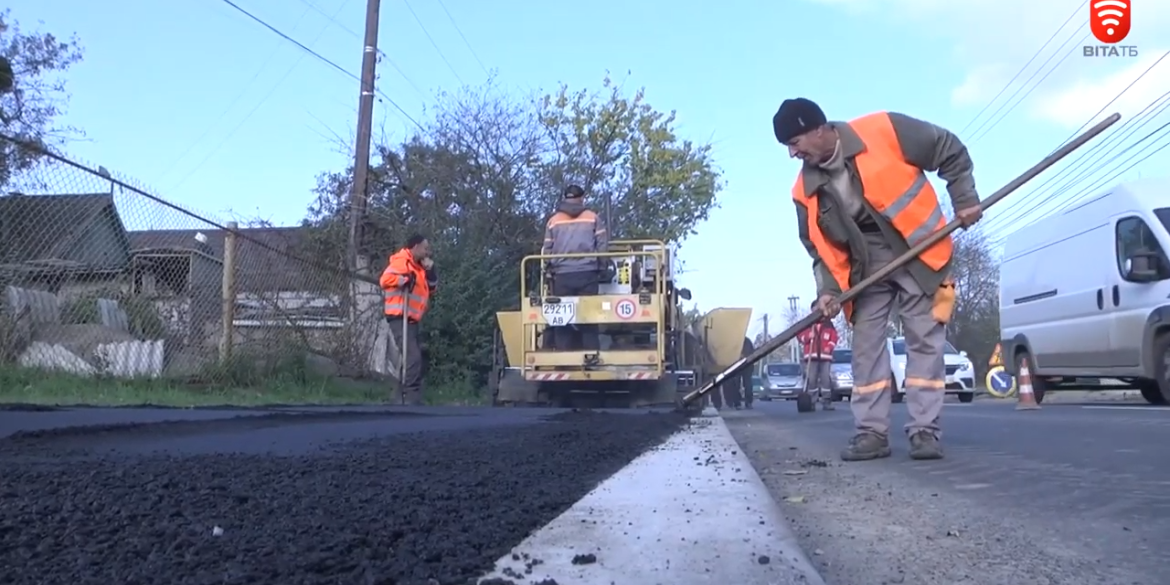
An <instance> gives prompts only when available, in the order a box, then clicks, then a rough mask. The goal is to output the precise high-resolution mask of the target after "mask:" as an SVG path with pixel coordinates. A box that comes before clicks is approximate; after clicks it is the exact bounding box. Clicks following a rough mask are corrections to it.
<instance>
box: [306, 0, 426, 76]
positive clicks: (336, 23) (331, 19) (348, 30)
mask: <svg viewBox="0 0 1170 585" xmlns="http://www.w3.org/2000/svg"><path fill="white" fill-rule="evenodd" d="M300 1H301V3H303V4H305V5H306V6H308V7H309V9H310V10H313V11H314V12H316V13H317V14H320V15H321V16H323V17H325V18H326V19H328V20H329V22H332V23H333V24H334V26H336V27H337V28H339V29H341V30H342V31H344V32H345V33H347V34H349V35H350V36H352V37H353V38H355V39H358V40H362V35H360V34H358V33H357V31H355V30H353V29H352V28H349V27H348V26H345V24H344V23H342V22H341V21H339V20H337V15H338V14H339V13H340V12H341V11H340V10H338V11H336V12H334V13H333V14H332V15H330V14H326V13H325V11H324V10H321V9H320V8H318V7H317V5H316V4H313V3H312V2H310V1H309V0H300ZM346 2H347V3H348V2H349V0H346ZM374 50H376V51H377V52H378V56H379V57H381V58H382V60H384V61H386V63H387V64H389V65H390V67H392V68H393V69H394V70H395V71H397V72H398V74H399V75H401V76H402V79H403V80H404V81H406V83H407V85H409V86H410V87H411V88H412V89H414V91H415V92H417V93H418V95H419V96H420V97H424V93H423V90H421V89H419V88H418V86H417V85H415V83H414V80H412V79H411V78H410V76H409V75H407V74H406V72H405V71H403V70H402V68H401V67H399V66H398V63H395V62H394V60H393V59H391V58H390V56H389V55H387V54H386V52H385V51H383V50H382V49H379V48H376V47H375V49H374Z"/></svg>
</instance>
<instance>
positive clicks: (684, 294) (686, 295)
mask: <svg viewBox="0 0 1170 585" xmlns="http://www.w3.org/2000/svg"><path fill="white" fill-rule="evenodd" d="M678 296H679V298H680V299H682V300H684V301H689V300H691V289H689V288H680V289H678Z"/></svg>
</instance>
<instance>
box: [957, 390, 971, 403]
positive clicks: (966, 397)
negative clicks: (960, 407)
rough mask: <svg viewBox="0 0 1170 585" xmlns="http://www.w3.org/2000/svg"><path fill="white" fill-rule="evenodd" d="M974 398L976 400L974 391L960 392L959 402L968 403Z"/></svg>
mask: <svg viewBox="0 0 1170 585" xmlns="http://www.w3.org/2000/svg"><path fill="white" fill-rule="evenodd" d="M972 400H975V393H974V392H960V393H959V402H962V403H963V404H968V403H970V402H971V401H972Z"/></svg>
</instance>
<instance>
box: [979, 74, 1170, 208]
mask: <svg viewBox="0 0 1170 585" xmlns="http://www.w3.org/2000/svg"><path fill="white" fill-rule="evenodd" d="M1168 55H1170V51H1167V52H1166V53H1164V54H1163V55H1162V56H1161V57H1159V58H1158V60H1157V61H1155V62H1154V63H1153V64H1152V65H1150V66H1149V67H1147V68H1146V69H1145V71H1143V72H1142V73H1141V74H1140V75H1138V76H1137V77H1136V78H1135V79H1134V80H1133V81H1131V82H1130V83H1129V84H1128V85H1126V86H1125V88H1123V89H1122V90H1121V91H1120V92H1118V94H1117V95H1115V96H1114V97H1113V99H1111V100H1109V102H1108V103H1106V104H1105V105H1104V106H1103V107H1102V108H1101V109H1100V110H1098V111H1097V112H1096V113H1094V114H1093V115H1092V116H1090V117H1089V119H1088V121H1087V122H1086V123H1085V124H1083V125H1082V126H1081V129H1078V130H1077V131H1076V132H1074V133H1073V135H1072V136H1073V137H1075V136H1076V135H1077V134H1079V133H1080V132H1081V130H1082V129H1084V128H1085V127H1086V126H1088V125H1089V124H1091V123H1092V122H1093V120H1095V119H1096V118H1097V116H1099V115H1101V112H1104V111H1105V109H1106V108H1108V107H1109V106H1110V105H1112V104H1113V103H1114V102H1116V101H1117V100H1119V99H1121V97H1122V96H1124V95H1125V94H1126V93H1128V92H1129V91H1130V89H1132V88H1133V86H1134V85H1136V84H1137V82H1138V81H1140V80H1141V79H1142V78H1144V77H1145V76H1146V75H1147V74H1149V73H1150V72H1151V71H1153V69H1154V67H1156V66H1157V65H1158V64H1159V63H1161V62H1162V60H1163V59H1165V58H1166V57H1167V56H1168ZM1165 95H1166V94H1163V96H1161V97H1159V98H1156V99H1155V100H1153V101H1152V102H1151V103H1150V104H1148V105H1147V106H1146V107H1145V108H1143V109H1142V111H1141V112H1139V113H1138V115H1137V116H1135V117H1134V118H1133V119H1131V120H1128V121H1127V122H1125V123H1124V124H1122V125H1121V127H1120V128H1118V129H1117V130H1114V131H1113V132H1112V133H1111V134H1110V135H1109V136H1108V138H1107V139H1106V140H1105V141H1103V142H1101V143H1098V144H1096V145H1094V146H1093V147H1092V148H1090V149H1089V150H1087V151H1084V152H1082V153H1080V154H1079V155H1078V156H1077V158H1076V159H1075V160H1074V162H1073V163H1072V164H1070V165H1069V166H1066V167H1064V168H1062V169H1061V170H1060V172H1058V173H1056V174H1055V175H1054V176H1052V177H1049V178H1048V179H1047V180H1045V181H1044V182H1043V183H1041V184H1040V185H1039V186H1037V187H1036V188H1034V189H1032V190H1030V191H1029V193H1030V194H1036V193H1038V192H1043V191H1044V190H1045V189H1044V188H1045V187H1046V186H1048V185H1052V184H1054V183H1055V182H1057V181H1060V180H1063V179H1065V177H1067V176H1068V175H1070V174H1071V173H1072V171H1074V170H1075V169H1076V168H1079V165H1077V163H1081V164H1083V161H1085V160H1087V159H1088V158H1089V157H1090V156H1092V155H1094V154H1095V153H1097V152H1101V155H1100V156H1099V157H1098V159H1099V158H1101V157H1103V156H1105V155H1108V154H1109V153H1111V152H1113V151H1114V150H1116V149H1117V148H1118V147H1119V146H1120V144H1118V145H1115V146H1113V147H1111V148H1108V149H1106V147H1109V146H1110V144H1111V143H1112V142H1113V141H1114V140H1115V139H1117V138H1118V137H1119V136H1121V132H1122V131H1123V129H1125V128H1126V127H1127V126H1129V127H1131V130H1130V133H1131V134H1132V132H1133V131H1136V130H1138V129H1140V128H1143V127H1145V126H1146V125H1148V124H1149V123H1151V122H1152V121H1153V117H1152V118H1151V119H1149V120H1147V121H1145V122H1142V123H1141V124H1137V122H1138V121H1140V120H1141V118H1142V117H1143V116H1142V114H1143V113H1144V112H1146V111H1147V110H1149V109H1151V108H1153V107H1154V106H1155V104H1157V102H1159V101H1161V100H1162V99H1163V97H1165ZM1164 109H1165V108H1164V107H1163V108H1162V109H1160V110H1158V112H1157V113H1160V112H1161V111H1162V110H1164ZM1157 113H1155V114H1154V117H1156V116H1157ZM1135 124H1136V126H1135ZM1121 138H1124V136H1121ZM1068 140H1071V138H1069V139H1066V140H1065V141H1064V143H1067V142H1068ZM1139 142H1140V141H1139ZM1133 146H1134V145H1131V146H1130V147H1128V148H1132V147H1133ZM1128 148H1127V150H1128ZM1124 152H1125V151H1123V153H1124ZM1111 160H1112V159H1111ZM1108 162H1111V161H1107V162H1106V163H1104V164H1108ZM1074 165H1075V166H1074ZM1100 169H1101V165H1099V166H1096V167H1091V168H1090V170H1091V172H1092V173H1095V172H1097V171H1099V170H1100ZM1082 175H1083V173H1082ZM1082 175H1077V177H1074V179H1073V180H1076V178H1079V177H1080V176H1082ZM1065 191H1067V189H1066V190H1065ZM1065 191H1059V190H1058V191H1057V192H1056V193H1053V194H1051V195H1049V196H1048V197H1046V198H1044V199H1042V200H1040V201H1037V202H1036V203H1034V204H1033V205H1032V206H1031V207H1028V208H1027V209H1026V210H1023V208H1022V207H1012V208H1010V209H1008V210H1007V211H1006V212H1005V213H1004V214H1002V215H999V216H996V217H994V218H991V221H989V222H988V224H985V229H988V228H990V226H992V225H994V226H1001V225H1010V224H1012V223H1015V221H1018V219H1022V218H1023V217H1024V214H1026V213H1030V212H1031V211H1034V210H1036V209H1038V208H1039V207H1040V206H1042V205H1044V204H1046V203H1048V202H1049V201H1052V200H1054V199H1055V198H1056V197H1058V196H1059V195H1060V194H1062V193H1064V192H1065ZM1058 205H1059V203H1058Z"/></svg>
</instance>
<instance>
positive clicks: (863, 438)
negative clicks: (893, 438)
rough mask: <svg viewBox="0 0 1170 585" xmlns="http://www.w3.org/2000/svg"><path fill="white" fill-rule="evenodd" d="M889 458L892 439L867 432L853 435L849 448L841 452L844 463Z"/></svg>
mask: <svg viewBox="0 0 1170 585" xmlns="http://www.w3.org/2000/svg"><path fill="white" fill-rule="evenodd" d="M889 456H890V439H889V438H888V437H882V436H878V435H875V434H873V433H866V432H860V433H857V434H856V435H853V438H852V439H849V446H848V447H845V448H844V449H843V450H841V460H842V461H869V460H870V459H882V458H884V457H889Z"/></svg>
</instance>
